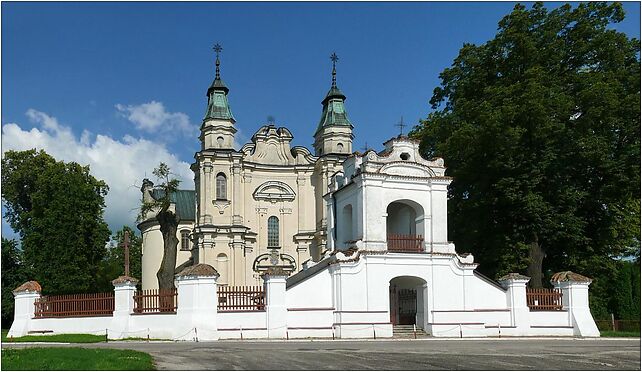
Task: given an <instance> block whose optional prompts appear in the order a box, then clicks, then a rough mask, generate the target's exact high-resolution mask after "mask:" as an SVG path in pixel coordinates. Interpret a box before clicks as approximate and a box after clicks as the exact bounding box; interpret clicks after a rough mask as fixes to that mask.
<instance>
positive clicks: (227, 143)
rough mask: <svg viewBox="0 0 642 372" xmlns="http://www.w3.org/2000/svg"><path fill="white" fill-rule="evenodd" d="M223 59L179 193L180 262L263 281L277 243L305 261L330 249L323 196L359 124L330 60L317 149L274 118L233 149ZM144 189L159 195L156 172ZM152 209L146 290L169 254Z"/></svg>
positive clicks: (230, 277)
mask: <svg viewBox="0 0 642 372" xmlns="http://www.w3.org/2000/svg"><path fill="white" fill-rule="evenodd" d="M219 65H220V61H219V58H218V56H217V59H216V77H215V79H214V82H213V83H212V85H211V86H210V88H209V89H208V91H207V97H208V103H207V111H206V114H205V118H204V119H203V123H202V126H201V135H200V137H199V139H200V142H201V150H200V151H199V152H197V153H196V155H195V162H194V164H192V166H191V168H192V170H193V171H194V183H195V186H196V190H181V191H179V192H178V193H177V194H176V195H175V196H174V199H175V205H174V209H175V211H177V214H178V216H179V218H180V225H179V228H178V232H177V234H178V236H177V238H178V239H179V241H180V244H179V249H178V252H177V266H180V265H183V264H185V263H186V262H187V263H206V264H209V265H212V266H213V267H214V268H216V270H217V271H218V272H219V273H220V275H221V277H220V281H221V283H224V284H228V285H258V284H260V283H261V279H260V278H259V275H258V274H257V273H256V272H254V271H253V269H252V268H253V265H254V262H255V260H256V259H257V257H259V256H261V255H265V254H266V253H269V252H271V251H272V250H275V249H276V250H278V251H279V252H280V253H281V254H283V255H284V257H285V258H287V259H288V260H289V261H292V265H293V266H294V268H297V269H300V268H301V267H302V263H303V262H305V261H308V260H310V259H312V260H313V261H315V260H318V259H319V258H320V257H321V255H322V254H323V253H324V252H325V251H326V250H327V248H326V226H327V218H326V208H325V204H324V200H323V195H325V194H326V193H327V192H328V184H329V183H330V177H331V176H332V175H333V174H334V173H335V172H337V171H338V170H340V169H341V164H342V163H343V161H344V160H345V159H346V158H347V157H348V156H349V155H350V154H351V153H352V140H353V138H354V136H353V133H352V131H353V125H352V123H351V122H350V120H349V119H348V116H347V112H346V109H345V99H346V97H345V95H343V93H342V92H341V91H340V90H339V88H338V87H337V85H336V70H335V69H334V68H333V71H332V86H331V88H330V90H329V91H328V93H327V95H326V97H325V98H324V99H323V101H322V106H323V108H322V117H321V120H320V121H319V124H318V128H317V130H316V132H315V134H314V140H315V141H314V154H312V153H311V152H310V150H308V149H307V148H305V147H300V146H295V147H292V146H291V141H292V139H293V136H292V133H291V132H290V131H289V130H288V129H287V128H284V127H276V126H275V125H274V124H272V123H268V124H266V125H264V126H262V127H261V128H259V130H258V131H257V132H256V133H255V134H254V135H253V136H252V138H251V142H250V143H247V144H245V145H243V146H242V147H241V148H240V149H238V150H236V149H234V148H233V144H234V143H235V141H234V135H235V133H236V131H237V130H236V128H235V119H234V116H233V114H232V111H231V108H230V105H229V103H228V99H227V94H228V93H229V89H228V88H227V86H226V85H225V83H224V82H223V80H222V79H221V76H220V67H219ZM141 191H142V192H143V197H144V198H153V197H154V195H155V190H154V187H153V184H152V183H151V182H150V181H149V180H145V181H144V182H143V188H142V190H141ZM148 217H149V218H148V219H146V220H145V221H143V222H142V223H140V224H139V229H140V230H141V233H142V237H143V258H142V266H143V277H142V278H141V279H142V285H143V288H144V289H150V288H158V282H157V279H156V272H157V271H158V268H159V267H160V262H161V258H162V254H163V240H162V235H161V233H160V230H159V225H158V223H157V222H156V221H155V219H154V215H153V213H150V214H149V215H148Z"/></svg>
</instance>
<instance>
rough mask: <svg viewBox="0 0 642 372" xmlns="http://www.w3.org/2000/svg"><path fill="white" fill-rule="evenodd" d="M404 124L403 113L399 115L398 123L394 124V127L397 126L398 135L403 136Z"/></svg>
mask: <svg viewBox="0 0 642 372" xmlns="http://www.w3.org/2000/svg"><path fill="white" fill-rule="evenodd" d="M405 126H406V124H404V123H403V115H402V116H401V120H400V121H399V124H395V127H399V137H403V127H405Z"/></svg>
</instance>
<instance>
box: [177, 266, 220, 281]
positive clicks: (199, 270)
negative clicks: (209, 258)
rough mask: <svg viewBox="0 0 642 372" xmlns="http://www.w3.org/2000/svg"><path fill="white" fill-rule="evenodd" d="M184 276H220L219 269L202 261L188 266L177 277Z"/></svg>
mask: <svg viewBox="0 0 642 372" xmlns="http://www.w3.org/2000/svg"><path fill="white" fill-rule="evenodd" d="M182 276H215V277H217V278H218V277H219V273H218V271H216V269H215V268H213V267H212V266H210V265H208V264H204V263H200V264H196V265H193V266H189V267H186V268H185V269H183V271H181V272H180V273H178V274H176V277H182Z"/></svg>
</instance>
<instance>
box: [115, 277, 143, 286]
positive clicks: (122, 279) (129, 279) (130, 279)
mask: <svg viewBox="0 0 642 372" xmlns="http://www.w3.org/2000/svg"><path fill="white" fill-rule="evenodd" d="M125 283H132V284H133V285H136V284H138V279H136V278H133V277H131V276H125V275H121V276H119V277H118V278H116V279H114V280H112V281H111V284H113V285H117V284H125Z"/></svg>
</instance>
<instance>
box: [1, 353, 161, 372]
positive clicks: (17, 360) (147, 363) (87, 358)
mask: <svg viewBox="0 0 642 372" xmlns="http://www.w3.org/2000/svg"><path fill="white" fill-rule="evenodd" d="M2 369H3V370H8V371H25V370H50V371H62V370H69V371H79V370H88V371H101V370H102V371H104V370H107V371H108V370H119V371H133V370H137V371H150V370H153V369H154V363H153V361H152V357H151V355H149V354H147V353H143V352H140V351H133V350H115V349H83V348H76V347H69V348H67V347H64V348H63V347H48V348H27V349H3V350H2Z"/></svg>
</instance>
